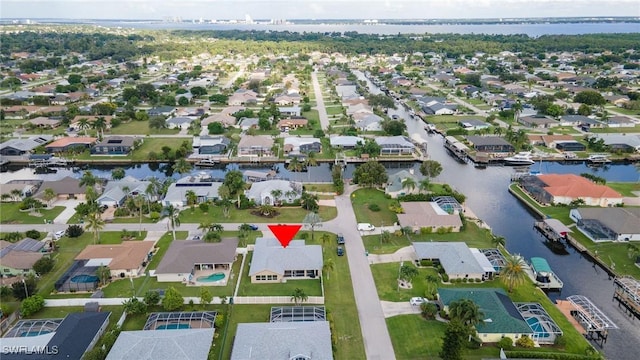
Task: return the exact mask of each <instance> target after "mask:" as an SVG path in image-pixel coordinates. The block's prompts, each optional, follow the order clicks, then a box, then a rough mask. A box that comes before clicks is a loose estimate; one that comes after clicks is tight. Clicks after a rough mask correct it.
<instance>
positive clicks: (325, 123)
mask: <svg viewBox="0 0 640 360" xmlns="http://www.w3.org/2000/svg"><path fill="white" fill-rule="evenodd" d="M311 81H312V82H313V93H314V94H315V96H316V109H317V110H318V117H319V118H320V126H321V127H322V130H327V129H328V128H329V116H328V115H327V108H326V107H325V106H324V98H323V96H322V88H320V82H319V81H318V74H317V73H316V72H315V71H314V72H312V73H311Z"/></svg>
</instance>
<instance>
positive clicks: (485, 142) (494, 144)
mask: <svg viewBox="0 0 640 360" xmlns="http://www.w3.org/2000/svg"><path fill="white" fill-rule="evenodd" d="M467 140H468V141H469V142H470V143H471V145H472V147H473V148H474V149H475V150H476V151H479V152H485V153H511V152H514V151H515V147H513V145H511V144H510V143H509V142H508V141H507V140H505V139H503V138H501V137H499V136H475V135H474V136H467Z"/></svg>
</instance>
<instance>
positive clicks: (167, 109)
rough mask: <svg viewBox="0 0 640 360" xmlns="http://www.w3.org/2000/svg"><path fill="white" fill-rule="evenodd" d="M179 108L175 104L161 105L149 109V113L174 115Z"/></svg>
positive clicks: (152, 114) (153, 114) (151, 114)
mask: <svg viewBox="0 0 640 360" xmlns="http://www.w3.org/2000/svg"><path fill="white" fill-rule="evenodd" d="M177 110H178V109H177V108H176V107H173V106H159V107H154V108H152V109H149V111H147V113H148V114H149V116H165V117H168V116H173V115H175V113H176V111H177Z"/></svg>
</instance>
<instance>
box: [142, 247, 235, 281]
mask: <svg viewBox="0 0 640 360" xmlns="http://www.w3.org/2000/svg"><path fill="white" fill-rule="evenodd" d="M237 247H238V238H224V239H222V240H221V241H220V242H218V243H208V242H204V241H202V240H180V241H173V242H171V245H170V246H169V248H168V249H167V252H166V253H165V254H164V256H163V257H162V260H160V264H158V267H157V268H156V271H155V275H156V277H157V278H158V282H191V281H194V282H195V281H196V280H197V277H198V276H205V274H204V273H206V275H211V274H212V273H215V272H222V273H224V274H225V275H226V278H225V279H224V280H225V281H224V284H226V283H227V282H226V280H227V279H228V278H229V276H230V275H231V274H230V270H231V266H232V264H233V262H234V261H235V259H236V248H237ZM236 275H237V274H236Z"/></svg>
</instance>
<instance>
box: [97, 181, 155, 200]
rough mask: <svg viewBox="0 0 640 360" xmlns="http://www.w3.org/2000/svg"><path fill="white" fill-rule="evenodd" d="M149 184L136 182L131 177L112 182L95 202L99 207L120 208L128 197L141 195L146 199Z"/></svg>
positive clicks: (147, 182)
mask: <svg viewBox="0 0 640 360" xmlns="http://www.w3.org/2000/svg"><path fill="white" fill-rule="evenodd" d="M149 184H151V183H150V182H149V181H146V180H138V179H136V178H134V177H132V176H127V177H125V178H124V179H121V180H112V181H109V182H108V183H107V186H106V187H105V189H104V191H103V192H102V195H100V197H98V199H97V200H96V201H97V202H98V204H100V205H106V206H120V205H122V204H124V202H125V200H126V199H127V197H130V196H137V195H142V196H144V197H145V198H146V197H147V196H148V195H147V188H148V187H149Z"/></svg>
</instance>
